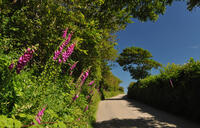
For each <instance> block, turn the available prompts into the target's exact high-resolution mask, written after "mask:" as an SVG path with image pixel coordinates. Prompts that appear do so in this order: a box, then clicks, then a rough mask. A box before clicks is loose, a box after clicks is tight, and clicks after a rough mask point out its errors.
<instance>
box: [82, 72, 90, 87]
mask: <svg viewBox="0 0 200 128" xmlns="http://www.w3.org/2000/svg"><path fill="white" fill-rule="evenodd" d="M88 75H89V70H87V71H86V72H85V74H84V75H83V76H82V81H81V85H83V83H84V82H85V79H86V78H87V77H88Z"/></svg>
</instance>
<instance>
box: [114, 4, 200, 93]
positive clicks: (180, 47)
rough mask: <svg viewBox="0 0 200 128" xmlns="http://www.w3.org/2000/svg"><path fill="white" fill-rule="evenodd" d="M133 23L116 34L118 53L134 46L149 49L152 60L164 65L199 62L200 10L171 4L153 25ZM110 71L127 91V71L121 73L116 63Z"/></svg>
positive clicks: (129, 80)
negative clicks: (191, 61) (191, 59)
mask: <svg viewBox="0 0 200 128" xmlns="http://www.w3.org/2000/svg"><path fill="white" fill-rule="evenodd" d="M133 21H134V22H135V23H133V24H129V25H128V26H127V28H126V29H125V30H123V31H120V32H118V33H117V35H118V44H119V45H118V46H117V47H116V48H117V49H118V50H119V53H121V52H122V50H123V49H125V48H126V47H131V46H135V47H141V48H143V49H147V50H149V51H150V52H151V53H152V55H153V59H154V60H156V61H158V62H160V63H161V64H164V65H167V64H168V63H175V64H183V63H186V62H187V61H188V60H189V58H190V57H193V58H194V59H195V60H200V8H196V9H194V10H193V11H192V12H189V11H188V10H187V7H186V3H185V2H174V3H173V4H172V6H169V7H167V9H166V12H165V14H164V15H161V16H160V17H159V19H158V20H157V21H156V22H155V23H154V22H151V21H148V22H143V23H142V22H140V21H138V20H136V19H133ZM112 72H113V74H114V75H115V76H117V77H118V78H120V79H121V80H122V81H123V82H122V83H121V84H120V85H121V86H123V87H124V88H125V91H127V87H128V85H129V83H130V82H131V81H133V79H131V77H130V75H129V72H124V71H123V70H122V68H121V67H120V66H119V65H118V64H117V65H116V66H114V67H112ZM157 73H159V71H156V70H153V71H152V74H157Z"/></svg>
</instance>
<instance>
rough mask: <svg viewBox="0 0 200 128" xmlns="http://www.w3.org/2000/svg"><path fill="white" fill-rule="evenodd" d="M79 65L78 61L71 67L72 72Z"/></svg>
mask: <svg viewBox="0 0 200 128" xmlns="http://www.w3.org/2000/svg"><path fill="white" fill-rule="evenodd" d="M77 63H78V61H77V62H75V63H74V64H73V65H72V66H71V67H70V71H72V70H73V69H74V68H75V67H76V64H77Z"/></svg>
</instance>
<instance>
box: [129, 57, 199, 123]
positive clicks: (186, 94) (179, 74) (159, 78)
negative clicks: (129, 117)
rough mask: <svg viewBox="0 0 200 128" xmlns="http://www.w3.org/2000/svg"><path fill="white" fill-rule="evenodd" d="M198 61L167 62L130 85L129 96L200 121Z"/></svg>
mask: <svg viewBox="0 0 200 128" xmlns="http://www.w3.org/2000/svg"><path fill="white" fill-rule="evenodd" d="M199 83H200V62H199V61H194V59H193V58H191V59H190V60H189V62H188V63H186V64H183V65H176V64H168V65H167V66H166V67H164V68H163V69H161V70H160V74H159V75H154V76H150V77H147V78H144V79H141V80H139V81H138V82H135V83H132V84H130V86H129V88H128V97H129V98H134V99H137V100H139V101H142V102H145V103H147V104H150V105H153V106H156V107H158V108H161V109H164V110H167V111H170V112H173V113H175V114H179V115H185V116H186V117H190V118H193V119H197V120H200V116H199V115H200V110H199V109H198V108H199V106H200V102H199V97H200V93H199V92H200V86H199Z"/></svg>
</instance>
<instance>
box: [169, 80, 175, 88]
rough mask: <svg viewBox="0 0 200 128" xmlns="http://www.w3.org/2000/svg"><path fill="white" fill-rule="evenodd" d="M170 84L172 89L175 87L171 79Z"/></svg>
mask: <svg viewBox="0 0 200 128" xmlns="http://www.w3.org/2000/svg"><path fill="white" fill-rule="evenodd" d="M169 82H170V85H171V86H172V88H173V87H174V85H173V83H172V80H171V79H170V80H169Z"/></svg>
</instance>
